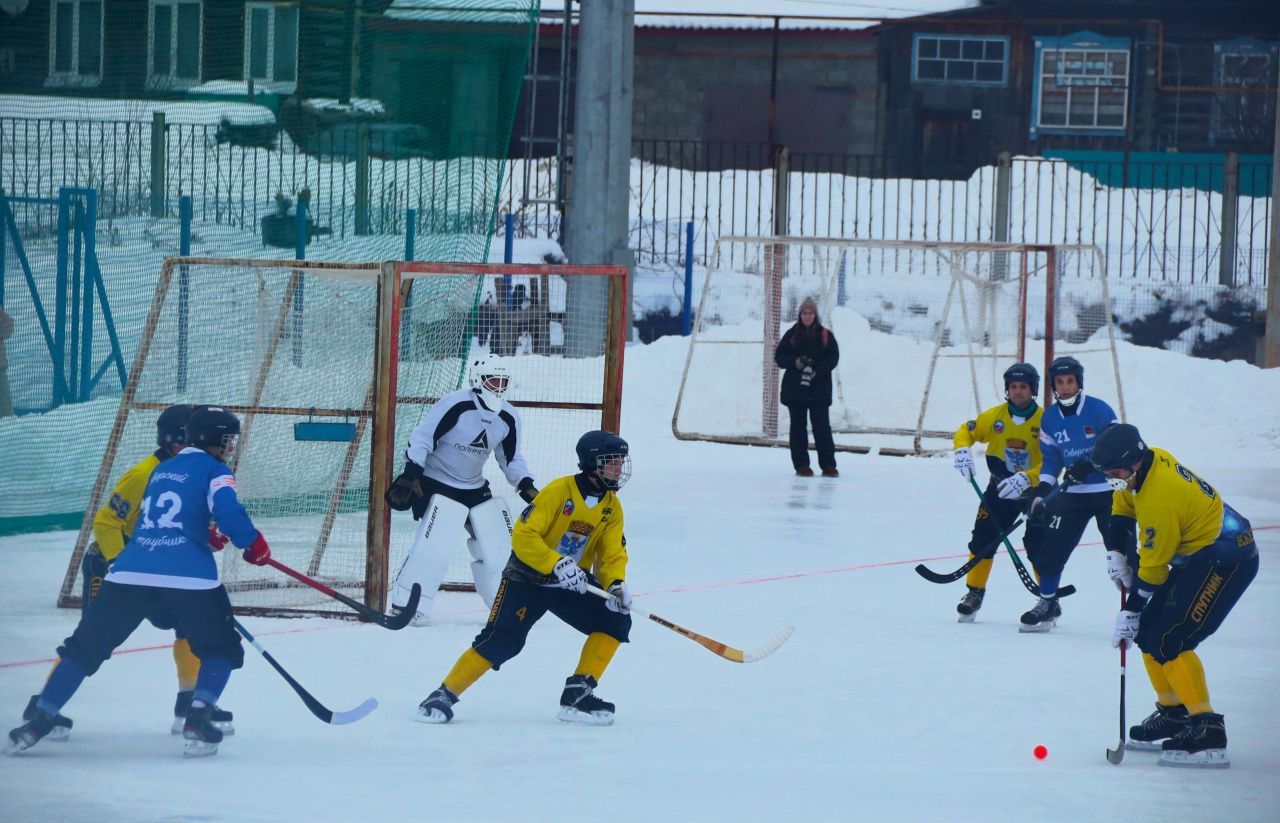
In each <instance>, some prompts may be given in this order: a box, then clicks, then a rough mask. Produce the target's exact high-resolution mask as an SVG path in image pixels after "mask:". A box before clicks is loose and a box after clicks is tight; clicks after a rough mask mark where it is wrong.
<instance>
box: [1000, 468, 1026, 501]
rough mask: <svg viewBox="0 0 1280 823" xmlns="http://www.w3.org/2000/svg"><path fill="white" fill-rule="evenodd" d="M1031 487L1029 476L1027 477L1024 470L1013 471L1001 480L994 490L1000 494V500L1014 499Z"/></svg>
mask: <svg viewBox="0 0 1280 823" xmlns="http://www.w3.org/2000/svg"><path fill="white" fill-rule="evenodd" d="M1029 488H1031V478H1030V477H1027V473H1026V472H1014V473H1013V474H1011V475H1009V476H1008V477H1006V478H1005V479H1004V480H1001V481H1000V483H999V484H998V485H997V486H996V492H997V493H998V494H999V495H1000V499H1001V500H1016V499H1017V498H1019V497H1022V495H1023V494H1024V493H1026V491H1027V489H1029Z"/></svg>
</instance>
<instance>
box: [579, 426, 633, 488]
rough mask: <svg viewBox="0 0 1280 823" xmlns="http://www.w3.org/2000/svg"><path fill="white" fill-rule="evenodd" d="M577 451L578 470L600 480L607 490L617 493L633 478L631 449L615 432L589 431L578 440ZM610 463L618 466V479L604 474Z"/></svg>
mask: <svg viewBox="0 0 1280 823" xmlns="http://www.w3.org/2000/svg"><path fill="white" fill-rule="evenodd" d="M575 451H577V452H578V468H580V469H582V470H583V471H584V472H586V473H587V474H589V475H592V476H594V477H596V478H597V479H599V480H600V482H601V483H603V484H604V486H605V488H609V489H613V490H615V491H616V490H618V489H620V488H622V486H623V484H625V483H626V482H627V480H629V479H630V478H631V454H630V452H631V447H630V446H628V445H627V441H625V440H623V439H622V438H621V437H619V436H618V435H616V434H614V433H613V432H607V431H599V430H597V431H589V432H587V433H586V434H584V435H582V437H580V438H578V445H577V447H576V448H575ZM609 463H617V464H618V471H617V476H616V477H612V478H611V477H608V476H607V475H606V474H605V473H604V471H603V470H604V468H605V466H606V464H609Z"/></svg>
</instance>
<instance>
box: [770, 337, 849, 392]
mask: <svg viewBox="0 0 1280 823" xmlns="http://www.w3.org/2000/svg"><path fill="white" fill-rule="evenodd" d="M813 326H814V333H813V334H812V335H811V336H810V337H809V338H808V339H806V335H805V334H804V327H803V326H802V325H801V324H800V323H799V322H797V323H796V324H795V325H794V326H792V327H791V328H789V329H787V331H786V333H785V334H783V335H782V339H781V340H779V341H778V348H777V350H776V351H775V352H774V355H773V359H774V362H776V363H777V364H778V368H780V369H783V370H784V371H783V373H782V405H784V406H830V405H831V372H832V371H833V370H835V367H836V364H837V363H839V362H840V347H839V346H838V345H837V344H836V336H835V335H834V334H832V333H831V330H830V329H827V328H825V327H824V326H822V324H821V323H820V322H819V321H818V320H814V322H813ZM798 357H808V358H810V359H811V360H812V361H813V371H814V374H813V379H812V380H811V381H810V382H809V387H808V388H805V387H804V386H802V385H801V383H800V377H801V375H800V369H798V368H796V358H798Z"/></svg>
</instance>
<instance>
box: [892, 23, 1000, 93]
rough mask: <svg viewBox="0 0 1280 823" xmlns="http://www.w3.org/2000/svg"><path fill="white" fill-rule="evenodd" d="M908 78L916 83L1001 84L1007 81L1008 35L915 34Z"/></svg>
mask: <svg viewBox="0 0 1280 823" xmlns="http://www.w3.org/2000/svg"><path fill="white" fill-rule="evenodd" d="M911 79H912V81H914V82H916V83H951V84H959V85H966V86H1003V85H1006V84H1007V83H1008V80H1009V38H1008V37H977V36H974V37H971V36H967V35H949V34H948V35H943V34H917V35H916V36H915V38H914V40H913V42H912V60H911Z"/></svg>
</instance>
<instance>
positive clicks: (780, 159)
mask: <svg viewBox="0 0 1280 823" xmlns="http://www.w3.org/2000/svg"><path fill="white" fill-rule="evenodd" d="M790 178H791V151H790V150H789V149H788V148H787V147H786V146H775V147H774V149H773V236H774V237H786V235H787V226H788V224H789V223H790V221H789V219H788V217H789V215H788V213H787V210H788V207H789V206H790V204H791V197H790V191H789V189H790V186H789V183H790Z"/></svg>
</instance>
